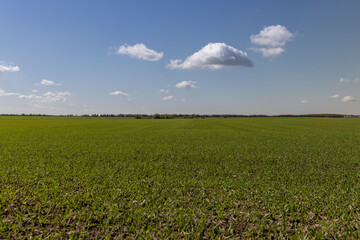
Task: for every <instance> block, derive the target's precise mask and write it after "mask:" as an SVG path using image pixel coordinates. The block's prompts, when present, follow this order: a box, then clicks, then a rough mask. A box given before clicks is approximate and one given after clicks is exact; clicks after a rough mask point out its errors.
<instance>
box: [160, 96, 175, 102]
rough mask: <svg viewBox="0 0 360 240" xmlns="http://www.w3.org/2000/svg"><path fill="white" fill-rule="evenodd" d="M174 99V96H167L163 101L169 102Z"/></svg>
mask: <svg viewBox="0 0 360 240" xmlns="http://www.w3.org/2000/svg"><path fill="white" fill-rule="evenodd" d="M173 98H174V96H171V95H170V96H166V97H163V99H162V100H163V101H167V100H171V99H173Z"/></svg>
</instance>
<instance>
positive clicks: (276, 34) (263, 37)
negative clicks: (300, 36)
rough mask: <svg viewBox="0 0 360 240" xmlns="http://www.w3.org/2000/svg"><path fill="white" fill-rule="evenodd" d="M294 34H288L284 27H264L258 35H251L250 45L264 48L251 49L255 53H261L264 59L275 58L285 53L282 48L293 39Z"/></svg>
mask: <svg viewBox="0 0 360 240" xmlns="http://www.w3.org/2000/svg"><path fill="white" fill-rule="evenodd" d="M294 36H295V35H294V34H293V33H291V32H289V31H288V30H287V28H286V27H285V26H282V25H272V26H268V27H264V28H263V30H261V31H260V33H258V34H255V35H251V36H250V40H251V43H252V44H255V45H259V46H265V47H264V48H252V50H254V51H256V52H260V53H262V55H263V56H264V57H277V56H279V55H280V54H281V53H283V52H284V51H285V49H284V48H283V47H284V46H285V44H286V43H287V42H288V41H291V40H292V39H293V38H294Z"/></svg>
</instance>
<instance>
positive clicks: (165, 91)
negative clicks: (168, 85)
mask: <svg viewBox="0 0 360 240" xmlns="http://www.w3.org/2000/svg"><path fill="white" fill-rule="evenodd" d="M159 92H161V93H169V90H167V89H160V90H159Z"/></svg>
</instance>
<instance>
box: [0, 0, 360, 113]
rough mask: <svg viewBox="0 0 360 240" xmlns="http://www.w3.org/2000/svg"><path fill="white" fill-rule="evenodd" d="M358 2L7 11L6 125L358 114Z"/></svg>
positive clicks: (0, 102) (0, 51)
mask: <svg viewBox="0 0 360 240" xmlns="http://www.w3.org/2000/svg"><path fill="white" fill-rule="evenodd" d="M359 10H360V2H359V1H297V2H295V1H6V0H5V1H2V7H1V8H0V23H1V24H0V31H1V38H0V113H45V114H88V113H147V114H153V113H200V114H220V113H229V114H288V113H291V114H302V113H345V114H360V102H359V100H360V92H359V89H360V67H359V56H360V46H359V43H360V31H359V30H358V26H359V25H360V16H359V14H358V13H359Z"/></svg>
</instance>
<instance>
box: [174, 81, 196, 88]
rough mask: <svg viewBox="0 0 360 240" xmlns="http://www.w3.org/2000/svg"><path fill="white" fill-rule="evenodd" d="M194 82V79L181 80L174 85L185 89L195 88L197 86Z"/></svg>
mask: <svg viewBox="0 0 360 240" xmlns="http://www.w3.org/2000/svg"><path fill="white" fill-rule="evenodd" d="M195 84H196V82H194V81H191V80H189V81H182V82H178V83H177V84H176V85H175V87H177V88H187V89H195V88H198V87H197V86H196V85H195Z"/></svg>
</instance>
